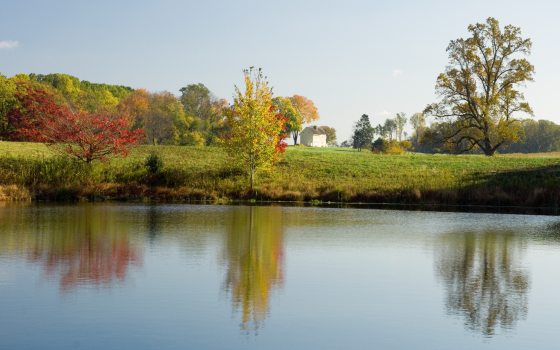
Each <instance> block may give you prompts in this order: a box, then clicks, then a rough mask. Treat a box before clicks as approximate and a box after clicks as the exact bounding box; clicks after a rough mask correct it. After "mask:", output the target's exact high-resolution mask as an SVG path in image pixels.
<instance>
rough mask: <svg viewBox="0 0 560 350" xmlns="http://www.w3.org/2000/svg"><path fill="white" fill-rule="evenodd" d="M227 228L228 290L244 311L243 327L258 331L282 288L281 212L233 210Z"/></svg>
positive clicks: (280, 210)
mask: <svg viewBox="0 0 560 350" xmlns="http://www.w3.org/2000/svg"><path fill="white" fill-rule="evenodd" d="M227 227H228V229H227V230H228V231H227V238H226V247H225V253H224V256H225V259H226V263H227V275H226V280H225V290H226V291H227V292H228V293H229V294H230V295H231V298H232V303H233V306H234V308H235V309H236V310H237V311H240V312H241V328H242V329H243V330H246V331H249V330H251V329H254V330H256V329H258V328H259V326H260V325H261V324H262V322H263V321H264V319H265V317H266V315H267V313H268V309H269V302H270V297H271V293H272V291H273V290H274V289H275V288H278V287H280V286H281V285H282V279H283V224H282V209H281V208H274V207H269V208H259V207H237V208H233V209H232V212H231V224H230V225H228V226H227Z"/></svg>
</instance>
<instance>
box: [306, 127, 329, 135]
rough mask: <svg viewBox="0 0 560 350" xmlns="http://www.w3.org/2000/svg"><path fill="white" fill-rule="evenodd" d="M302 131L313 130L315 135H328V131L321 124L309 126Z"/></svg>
mask: <svg viewBox="0 0 560 350" xmlns="http://www.w3.org/2000/svg"><path fill="white" fill-rule="evenodd" d="M301 132H312V133H313V135H326V134H327V133H326V132H325V130H323V128H321V127H319V126H308V127H307V128H305V129H303V130H302V131H301Z"/></svg>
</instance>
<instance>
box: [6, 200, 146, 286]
mask: <svg viewBox="0 0 560 350" xmlns="http://www.w3.org/2000/svg"><path fill="white" fill-rule="evenodd" d="M111 216H112V213H111V210H110V209H109V210H98V209H95V208H94V207H91V206H85V207H79V208H71V209H66V210H65V211H63V212H61V211H52V212H51V211H42V210H36V211H34V213H33V214H32V215H31V216H22V217H19V218H17V219H16V222H14V223H13V225H12V227H14V228H17V230H13V231H12V230H10V231H8V232H4V233H3V235H1V236H2V239H3V240H11V241H12V242H14V241H15V242H17V244H12V248H14V247H15V248H16V250H17V251H18V252H19V253H23V254H25V255H27V256H28V258H29V259H30V261H32V262H35V263H40V264H42V265H43V266H44V268H45V272H46V274H47V276H50V277H53V276H54V277H55V278H59V279H60V286H61V288H62V289H63V290H69V289H71V288H73V287H75V286H77V285H84V284H90V285H109V284H111V283H112V282H114V281H115V280H121V281H122V280H124V279H125V277H126V274H127V270H128V266H129V265H130V264H132V263H140V262H141V254H140V252H139V250H138V249H137V248H136V247H134V246H133V245H132V244H131V242H130V237H129V235H128V231H127V229H126V225H119V224H118V223H117V220H115V218H114V217H111Z"/></svg>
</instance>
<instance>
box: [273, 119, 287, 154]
mask: <svg viewBox="0 0 560 350" xmlns="http://www.w3.org/2000/svg"><path fill="white" fill-rule="evenodd" d="M276 118H277V119H278V123H280V124H282V131H281V132H280V135H279V136H278V141H277V143H276V153H277V154H279V153H284V152H285V151H286V148H288V144H287V143H286V141H285V140H286V139H287V138H288V118H287V117H286V116H284V115H283V114H276Z"/></svg>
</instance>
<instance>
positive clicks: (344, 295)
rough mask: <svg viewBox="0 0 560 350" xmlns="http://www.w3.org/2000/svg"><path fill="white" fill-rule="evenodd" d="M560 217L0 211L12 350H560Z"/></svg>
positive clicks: (5, 329) (241, 210)
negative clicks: (421, 349)
mask: <svg viewBox="0 0 560 350" xmlns="http://www.w3.org/2000/svg"><path fill="white" fill-rule="evenodd" d="M559 295H560V218H557V217H545V216H523V215H497V214H469V213H436V212H406V211H386V210H385V211H384V210H363V209H323V208H282V207H228V206H189V205H176V206H175V205H173V206H167V205H166V206H163V205H162V206H144V205H107V204H103V205H83V206H38V207H3V208H0V349H419V348H424V349H475V348H477V349H529V348H530V349H558V346H559V345H558V344H559V341H560V318H559V315H560V297H559Z"/></svg>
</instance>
